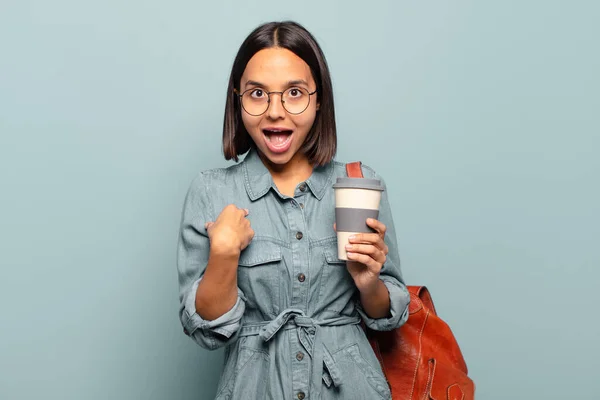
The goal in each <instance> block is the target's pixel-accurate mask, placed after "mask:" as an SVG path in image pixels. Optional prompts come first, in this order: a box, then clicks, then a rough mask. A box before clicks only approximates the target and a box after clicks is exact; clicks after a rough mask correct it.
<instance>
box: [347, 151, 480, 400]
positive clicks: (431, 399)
mask: <svg viewBox="0 0 600 400" xmlns="http://www.w3.org/2000/svg"><path fill="white" fill-rule="evenodd" d="M346 171H347V173H348V176H349V177H351V178H362V177H363V175H362V168H361V163H360V162H354V163H349V164H346ZM408 291H409V293H410V304H409V306H408V310H409V317H408V321H407V322H406V323H405V324H404V325H402V326H401V327H400V328H398V329H394V330H392V331H374V330H372V329H367V337H368V338H369V342H370V343H371V346H372V347H373V351H374V352H375V355H376V356H377V358H378V359H379V362H380V363H381V367H382V369H383V372H384V374H385V377H386V379H387V381H388V383H389V385H390V389H391V391H392V398H393V399H394V400H474V399H475V384H474V383H473V381H472V380H471V379H470V378H469V377H468V375H467V373H468V370H467V364H466V363H465V360H464V358H463V355H462V353H461V351H460V348H459V346H458V343H457V342H456V339H455V338H454V335H453V334H452V331H451V330H450V327H449V326H448V324H446V323H445V322H444V321H443V320H442V319H441V318H440V317H438V315H437V313H436V311H435V306H434V305H433V300H432V299H431V295H430V294H429V291H428V290H427V288H426V287H424V286H409V287H408Z"/></svg>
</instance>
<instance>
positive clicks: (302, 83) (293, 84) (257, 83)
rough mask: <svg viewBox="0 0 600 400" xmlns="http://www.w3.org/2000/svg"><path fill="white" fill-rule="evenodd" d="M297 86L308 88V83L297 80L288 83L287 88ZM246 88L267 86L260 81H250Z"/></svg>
mask: <svg viewBox="0 0 600 400" xmlns="http://www.w3.org/2000/svg"><path fill="white" fill-rule="evenodd" d="M295 85H305V86H308V82H306V81H305V80H304V79H295V80H292V81H288V83H287V86H295ZM244 86H260V87H265V86H266V85H265V84H264V83H260V82H258V81H253V80H249V81H247V82H246V84H245V85H244Z"/></svg>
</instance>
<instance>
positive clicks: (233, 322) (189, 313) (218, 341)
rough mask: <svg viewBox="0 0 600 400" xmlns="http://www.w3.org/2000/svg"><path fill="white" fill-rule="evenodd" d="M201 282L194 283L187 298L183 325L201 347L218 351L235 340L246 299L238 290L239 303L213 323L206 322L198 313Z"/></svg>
mask: <svg viewBox="0 0 600 400" xmlns="http://www.w3.org/2000/svg"><path fill="white" fill-rule="evenodd" d="M201 280H202V278H200V279H198V280H197V281H196V282H194V284H193V285H192V287H191V288H190V290H189V292H188V294H187V296H186V298H185V302H184V309H183V313H182V316H181V323H182V325H183V328H184V330H185V332H186V334H187V335H189V336H190V337H191V338H192V339H194V341H195V342H196V343H198V344H199V345H200V346H202V347H205V348H208V349H216V348H219V347H222V346H224V345H226V344H227V343H228V342H231V341H233V340H235V338H236V336H237V335H235V334H236V333H237V332H238V331H239V329H240V325H241V323H240V321H241V319H242V316H243V315H244V310H245V309H246V302H245V297H244V293H243V292H242V291H241V290H240V289H239V288H238V298H237V301H236V302H235V304H234V305H233V307H232V308H231V309H230V310H229V311H227V312H226V313H225V314H223V315H221V316H220V317H218V318H217V319H214V320H212V321H208V320H205V319H203V318H202V317H201V316H200V315H199V314H198V313H197V312H196V292H197V291H198V284H199V283H200V281H201Z"/></svg>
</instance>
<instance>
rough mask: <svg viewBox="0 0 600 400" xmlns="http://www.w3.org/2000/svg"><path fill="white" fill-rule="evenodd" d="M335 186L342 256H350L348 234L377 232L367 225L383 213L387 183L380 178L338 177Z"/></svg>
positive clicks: (339, 244)
mask: <svg viewBox="0 0 600 400" xmlns="http://www.w3.org/2000/svg"><path fill="white" fill-rule="evenodd" d="M333 188H334V189H335V225H336V231H337V243H338V258H339V259H340V260H348V257H347V256H346V245H347V244H348V243H349V242H348V237H350V236H351V235H353V234H355V233H364V232H374V231H373V229H371V228H370V227H369V226H368V225H367V218H375V219H377V218H378V217H379V202H380V201H381V194H382V192H383V186H382V184H381V181H380V180H378V179H365V178H337V181H336V183H335V184H334V185H333Z"/></svg>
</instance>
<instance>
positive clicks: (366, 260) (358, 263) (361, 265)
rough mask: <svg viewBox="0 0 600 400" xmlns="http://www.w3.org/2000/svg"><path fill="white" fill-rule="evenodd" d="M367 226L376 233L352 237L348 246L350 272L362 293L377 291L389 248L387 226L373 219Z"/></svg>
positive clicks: (369, 220) (368, 220)
mask: <svg viewBox="0 0 600 400" xmlns="http://www.w3.org/2000/svg"><path fill="white" fill-rule="evenodd" d="M367 225H368V226H369V227H371V228H373V229H374V230H375V233H357V234H354V235H353V236H351V237H350V239H349V242H350V243H349V244H347V245H346V251H347V256H348V262H347V263H346V266H347V268H348V272H350V275H351V276H352V279H354V283H355V284H356V287H357V288H358V290H360V291H361V293H365V294H366V293H369V292H373V291H375V290H376V288H377V285H378V283H379V272H380V271H381V267H383V264H385V260H386V259H387V254H388V250H389V249H388V246H387V245H386V244H385V241H384V238H385V231H386V226H385V225H384V224H383V223H382V222H381V221H378V220H376V219H373V218H368V219H367Z"/></svg>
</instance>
